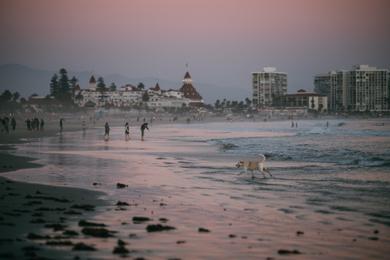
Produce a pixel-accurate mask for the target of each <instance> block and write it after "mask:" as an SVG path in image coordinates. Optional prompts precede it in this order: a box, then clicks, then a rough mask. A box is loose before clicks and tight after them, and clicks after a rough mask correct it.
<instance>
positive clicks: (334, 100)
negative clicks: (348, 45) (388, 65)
mask: <svg viewBox="0 0 390 260" xmlns="http://www.w3.org/2000/svg"><path fill="white" fill-rule="evenodd" d="M314 85H315V89H316V90H318V89H321V88H322V89H327V91H329V93H328V97H329V103H330V104H329V109H330V110H331V111H350V112H363V111H376V112H382V111H383V112H384V111H389V110H390V104H389V102H390V101H389V98H390V70H388V69H377V68H376V67H371V66H368V65H358V66H355V67H354V68H353V69H352V70H349V71H346V70H339V71H331V72H329V73H328V74H326V75H325V76H324V75H316V76H315V78H314ZM320 94H321V93H320Z"/></svg>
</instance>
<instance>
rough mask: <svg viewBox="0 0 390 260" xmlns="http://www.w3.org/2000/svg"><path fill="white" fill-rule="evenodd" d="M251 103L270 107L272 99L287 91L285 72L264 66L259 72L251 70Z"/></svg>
mask: <svg viewBox="0 0 390 260" xmlns="http://www.w3.org/2000/svg"><path fill="white" fill-rule="evenodd" d="M252 90H253V95H252V104H253V105H254V106H257V107H263V108H264V107H271V106H272V105H273V102H274V99H278V98H279V97H281V96H283V95H285V94H286V93H287V74H286V73H284V72H278V71H277V70H276V68H274V67H265V68H263V71H261V72H252Z"/></svg>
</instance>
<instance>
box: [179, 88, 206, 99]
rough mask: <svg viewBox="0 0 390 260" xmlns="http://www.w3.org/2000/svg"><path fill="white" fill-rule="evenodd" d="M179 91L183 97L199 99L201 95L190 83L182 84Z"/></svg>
mask: <svg viewBox="0 0 390 260" xmlns="http://www.w3.org/2000/svg"><path fill="white" fill-rule="evenodd" d="M179 91H180V92H182V93H183V95H184V97H185V98H189V99H193V100H194V99H195V100H201V99H202V97H201V95H199V93H198V91H196V89H195V88H194V86H192V85H191V84H184V85H183V86H182V87H181V88H180V89H179Z"/></svg>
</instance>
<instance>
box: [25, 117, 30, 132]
mask: <svg viewBox="0 0 390 260" xmlns="http://www.w3.org/2000/svg"><path fill="white" fill-rule="evenodd" d="M26 126H27V130H28V131H31V121H30V119H29V118H27V120H26Z"/></svg>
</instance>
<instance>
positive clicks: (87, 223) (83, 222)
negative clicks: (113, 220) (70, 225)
mask: <svg viewBox="0 0 390 260" xmlns="http://www.w3.org/2000/svg"><path fill="white" fill-rule="evenodd" d="M79 226H80V227H105V226H106V225H105V224H103V223H96V222H90V221H87V220H83V219H82V220H80V221H79Z"/></svg>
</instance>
